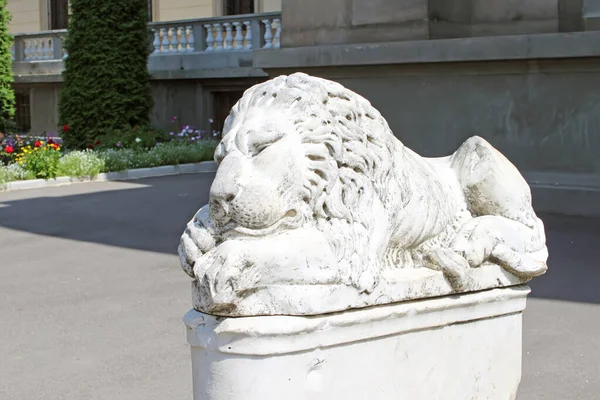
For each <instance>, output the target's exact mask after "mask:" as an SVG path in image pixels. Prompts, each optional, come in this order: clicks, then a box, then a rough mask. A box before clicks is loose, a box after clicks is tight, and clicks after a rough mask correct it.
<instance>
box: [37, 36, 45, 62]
mask: <svg viewBox="0 0 600 400" xmlns="http://www.w3.org/2000/svg"><path fill="white" fill-rule="evenodd" d="M43 59H44V39H43V38H38V39H37V48H36V60H43Z"/></svg>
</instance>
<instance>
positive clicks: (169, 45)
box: [150, 13, 282, 54]
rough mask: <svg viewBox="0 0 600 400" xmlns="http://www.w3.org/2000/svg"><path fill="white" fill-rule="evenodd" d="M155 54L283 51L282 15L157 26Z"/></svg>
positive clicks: (228, 18) (205, 19)
mask: <svg viewBox="0 0 600 400" xmlns="http://www.w3.org/2000/svg"><path fill="white" fill-rule="evenodd" d="M150 27H151V30H152V33H153V35H154V39H153V42H152V45H153V47H154V52H153V54H170V53H188V52H221V51H239V50H251V49H257V48H266V49H269V48H279V47H280V38H281V27H282V25H281V13H263V14H247V15H236V16H227V17H215V18H203V19H196V20H183V21H166V22H153V23H151V24H150Z"/></svg>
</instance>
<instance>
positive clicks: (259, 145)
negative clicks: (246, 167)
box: [250, 136, 283, 156]
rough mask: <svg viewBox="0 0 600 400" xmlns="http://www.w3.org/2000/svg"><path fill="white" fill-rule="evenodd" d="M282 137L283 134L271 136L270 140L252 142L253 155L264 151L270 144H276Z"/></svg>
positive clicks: (251, 150)
mask: <svg viewBox="0 0 600 400" xmlns="http://www.w3.org/2000/svg"><path fill="white" fill-rule="evenodd" d="M282 137H283V136H277V137H273V138H270V139H269V140H266V141H260V142H255V143H252V145H251V146H250V152H251V153H252V155H253V156H257V155H259V154H260V153H262V152H263V151H265V150H266V149H268V148H269V147H270V146H272V145H273V144H275V143H277V142H278V141H279V140H281V139H282Z"/></svg>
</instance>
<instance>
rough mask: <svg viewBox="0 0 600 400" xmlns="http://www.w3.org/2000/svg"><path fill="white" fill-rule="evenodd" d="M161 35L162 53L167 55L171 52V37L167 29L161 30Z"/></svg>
mask: <svg viewBox="0 0 600 400" xmlns="http://www.w3.org/2000/svg"><path fill="white" fill-rule="evenodd" d="M160 35H161V37H162V41H161V45H162V49H161V52H162V53H166V52H168V51H169V35H168V34H167V30H166V29H165V28H160Z"/></svg>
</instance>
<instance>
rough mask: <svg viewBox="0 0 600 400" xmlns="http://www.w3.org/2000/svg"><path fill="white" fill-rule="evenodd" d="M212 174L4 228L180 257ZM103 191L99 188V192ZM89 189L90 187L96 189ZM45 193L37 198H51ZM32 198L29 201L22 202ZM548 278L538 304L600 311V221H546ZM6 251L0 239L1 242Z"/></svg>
mask: <svg viewBox="0 0 600 400" xmlns="http://www.w3.org/2000/svg"><path fill="white" fill-rule="evenodd" d="M213 178H214V174H210V173H204V174H194V175H180V176H171V177H162V178H152V179H143V180H139V181H135V182H136V183H137V182H139V183H142V184H143V185H140V186H137V187H136V186H133V187H132V188H127V189H126V190H110V189H107V190H105V191H96V192H93V193H85V194H74V195H69V194H67V193H68V189H65V190H64V192H65V195H62V196H59V195H57V194H56V193H61V192H53V193H54V196H56V197H37V198H24V199H21V200H14V201H10V200H6V201H3V200H2V197H3V196H0V205H1V207H0V227H4V228H9V229H14V230H19V231H25V232H30V233H35V234H39V235H46V236H53V237H59V238H65V239H70V240H75V241H84V242H92V243H100V244H105V245H111V246H117V247H124V248H131V249H138V250H143V251H153V252H159V253H167V254H175V253H176V251H177V250H176V249H177V245H178V243H179V237H180V236H181V234H182V232H183V230H184V228H185V224H186V223H187V221H189V220H190V218H191V217H192V216H193V215H194V213H195V212H196V211H197V210H198V209H199V208H200V207H201V206H203V205H204V204H206V203H207V201H208V191H209V188H210V185H211V183H212V180H213ZM94 185H97V184H94ZM90 187H91V186H90ZM45 190H50V189H44V190H41V191H38V192H37V193H42V194H43V193H48V192H45ZM24 197H26V196H24ZM540 218H542V220H543V221H544V223H545V225H546V234H547V241H548V248H549V250H550V258H549V263H548V264H549V270H548V272H547V273H546V275H544V276H542V277H539V278H536V279H534V280H533V281H532V282H531V287H532V289H533V292H532V296H533V297H537V298H546V299H556V300H565V301H573V302H586V303H595V304H600V265H599V263H598V253H597V252H596V251H595V250H596V249H597V248H599V247H600V218H578V217H567V216H559V215H540ZM0 247H2V238H0Z"/></svg>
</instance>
